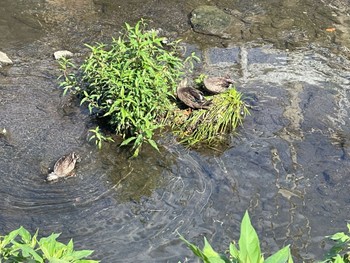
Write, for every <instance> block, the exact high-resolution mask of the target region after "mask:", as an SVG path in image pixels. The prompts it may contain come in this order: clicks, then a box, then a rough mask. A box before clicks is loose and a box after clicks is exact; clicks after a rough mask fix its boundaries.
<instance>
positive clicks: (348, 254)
mask: <svg viewBox="0 0 350 263" xmlns="http://www.w3.org/2000/svg"><path fill="white" fill-rule="evenodd" d="M347 227H348V233H349V234H350V224H347ZM329 238H330V239H331V240H333V241H334V242H335V244H334V245H333V246H332V248H331V249H330V250H329V252H328V253H327V255H326V259H325V260H324V261H322V262H324V263H326V262H327V263H329V262H336V263H349V262H350V236H349V235H348V234H345V233H344V232H338V233H336V234H334V235H332V236H330V237H329Z"/></svg>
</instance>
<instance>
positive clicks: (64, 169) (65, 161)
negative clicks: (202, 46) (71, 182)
mask: <svg viewBox="0 0 350 263" xmlns="http://www.w3.org/2000/svg"><path fill="white" fill-rule="evenodd" d="M78 160H79V156H78V155H77V154H76V153H74V152H72V153H70V154H67V155H64V156H62V157H61V158H60V159H59V160H58V161H57V162H56V163H55V166H54V168H53V172H51V173H50V174H49V175H48V176H47V178H46V180H47V181H53V180H56V179H59V178H61V177H66V176H74V175H75V174H74V172H73V170H74V168H75V164H76V162H77V161H78Z"/></svg>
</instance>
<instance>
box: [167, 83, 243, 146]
mask: <svg viewBox="0 0 350 263" xmlns="http://www.w3.org/2000/svg"><path fill="white" fill-rule="evenodd" d="M242 96H243V95H242V93H240V92H238V91H237V90H236V89H235V88H233V87H231V88H229V89H227V91H225V92H224V93H220V94H218V95H215V96H213V97H212V100H211V106H210V108H209V109H208V110H202V109H201V110H194V111H192V112H191V113H190V114H189V115H188V117H187V118H185V119H184V118H182V120H181V121H175V122H173V125H172V128H173V129H174V132H175V134H176V135H177V136H178V137H179V138H180V141H181V142H182V143H184V144H186V145H187V146H194V145H197V144H198V143H207V144H209V145H212V144H216V143H218V142H220V141H221V140H222V139H223V135H224V133H226V132H232V131H235V129H236V128H237V126H239V125H240V124H242V121H243V119H244V118H245V117H246V115H248V114H249V111H248V108H247V105H246V104H245V102H244V101H243V99H242ZM177 115H179V113H177ZM173 118H174V119H180V117H179V116H175V117H173Z"/></svg>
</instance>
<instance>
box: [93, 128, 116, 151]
mask: <svg viewBox="0 0 350 263" xmlns="http://www.w3.org/2000/svg"><path fill="white" fill-rule="evenodd" d="M89 132H91V133H92V135H91V137H90V138H89V141H91V140H95V144H96V145H97V147H98V149H101V148H102V142H103V141H110V142H114V140H113V138H111V137H109V136H104V135H103V134H102V132H101V131H100V127H98V126H97V127H95V129H90V130H89Z"/></svg>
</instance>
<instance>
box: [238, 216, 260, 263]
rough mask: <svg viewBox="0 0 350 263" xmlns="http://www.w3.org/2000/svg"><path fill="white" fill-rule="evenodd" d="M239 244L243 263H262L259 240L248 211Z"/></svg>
mask: <svg viewBox="0 0 350 263" xmlns="http://www.w3.org/2000/svg"><path fill="white" fill-rule="evenodd" d="M238 244H239V249H240V255H239V259H240V261H241V262H251V263H259V262H262V256H261V251H260V243H259V238H258V235H257V234H256V231H255V229H254V228H253V226H252V224H251V222H250V218H249V214H248V211H246V212H245V214H244V217H243V220H242V223H241V233H240V238H239V241H238Z"/></svg>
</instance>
